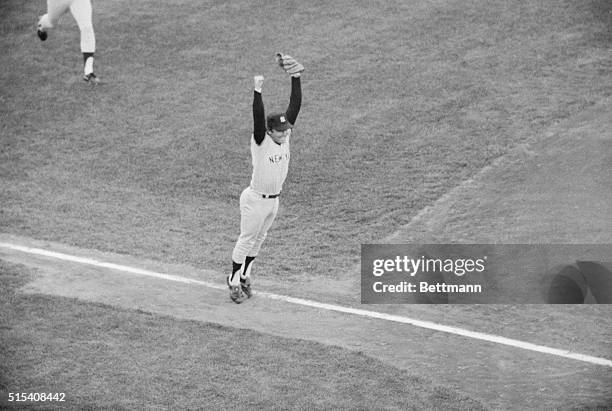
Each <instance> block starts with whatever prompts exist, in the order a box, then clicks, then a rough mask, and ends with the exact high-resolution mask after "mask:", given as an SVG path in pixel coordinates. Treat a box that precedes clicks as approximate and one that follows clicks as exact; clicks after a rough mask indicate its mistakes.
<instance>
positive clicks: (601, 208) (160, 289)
mask: <svg viewBox="0 0 612 411" xmlns="http://www.w3.org/2000/svg"><path fill="white" fill-rule="evenodd" d="M610 112H612V105H611V104H610V101H609V99H608V100H606V101H604V102H602V103H601V104H598V105H597V106H594V107H593V108H592V109H591V110H588V111H586V112H584V113H582V114H581V116H580V117H579V118H577V119H572V120H571V121H570V120H568V121H566V122H564V123H563V124H558V125H557V126H555V127H554V128H552V129H550V130H549V133H548V135H547V138H546V139H544V140H543V141H542V142H541V143H538V145H537V146H529V147H527V146H525V147H522V148H521V149H520V150H517V151H515V152H513V153H511V154H510V155H509V156H506V157H504V158H502V159H501V160H499V161H497V162H496V163H495V164H494V165H492V166H490V167H488V168H487V169H485V170H483V171H482V172H481V173H480V174H479V175H477V176H476V177H475V178H473V179H471V180H470V181H468V182H466V183H465V184H463V185H462V186H460V187H458V188H457V189H455V190H454V191H453V192H451V193H449V194H448V195H447V196H445V197H443V198H442V199H441V200H440V201H438V202H437V203H436V204H435V205H434V206H432V207H430V208H428V209H426V210H424V211H423V212H422V213H420V214H419V215H418V216H417V218H415V219H414V220H413V221H412V222H411V223H410V224H409V225H408V226H406V227H404V228H403V229H402V230H401V231H399V232H398V233H396V234H395V235H393V236H392V237H390V238H389V239H390V240H391V241H394V242H402V241H410V240H412V239H414V238H419V239H420V240H423V239H424V238H425V239H430V240H435V241H468V240H469V241H474V240H476V241H481V242H486V241H491V242H493V241H495V242H515V243H518V242H534V243H536V242H553V243H556V242H559V243H561V242H567V243H580V242H588V243H606V242H608V243H609V242H612V226H611V223H612V220H610V218H609V216H610V215H611V213H610V211H611V209H610V205H611V204H612V185H611V183H612V182H611V181H610V178H609V177H610V175H612V134H611V133H610V132H609V130H610V129H611V127H612V118H610V116H609V113H610ZM0 242H2V243H6V244H8V243H10V244H19V245H22V246H26V247H36V248H40V249H45V250H49V251H53V252H57V253H64V254H67V255H71V256H76V257H81V258H87V259H95V261H98V262H106V263H112V264H117V265H121V266H127V267H136V268H139V269H143V270H150V271H151V272H155V273H160V274H168V275H174V276H177V277H180V278H184V279H192V280H196V281H198V282H197V283H191V284H189V283H186V282H177V281H172V280H171V279H170V280H169V279H168V278H155V277H151V276H145V275H140V274H138V273H127V272H125V271H122V270H121V269H116V267H115V268H113V267H112V266H111V267H109V266H108V265H107V266H103V265H102V264H100V265H98V266H95V265H91V264H82V263H79V262H69V261H63V260H60V259H58V258H56V257H53V256H42V255H36V254H32V253H24V252H22V251H16V250H11V249H8V248H6V247H0V258H1V259H2V260H6V261H9V262H11V263H18V264H23V265H25V266H28V267H30V268H33V269H35V272H36V273H37V275H36V278H35V280H34V281H33V282H31V283H29V284H28V285H27V286H25V288H24V289H23V290H24V291H25V292H27V293H43V294H52V295H57V296H64V297H76V298H78V299H81V300H85V301H93V302H98V303H105V304H110V305H112V306H117V307H124V308H129V309H137V310H143V311H146V312H151V313H157V314H163V315H170V316H173V317H176V318H181V319H190V320H197V321H202V322H212V323H217V324H222V325H226V326H230V327H235V328H248V329H251V330H255V331H258V332H261V333H265V334H272V335H277V336H283V337H292V338H297V339H303V340H309V341H317V342H320V343H323V344H328V345H334V346H339V347H342V348H346V349H349V350H354V351H359V352H362V353H364V354H366V355H368V356H372V357H375V358H377V359H381V360H383V361H384V362H385V363H387V364H389V365H390V366H393V367H397V368H399V369H402V370H407V371H408V372H410V373H411V374H415V375H422V376H426V377H427V378H431V379H432V380H434V381H436V382H437V383H439V384H441V385H444V386H448V387H451V388H453V389H456V390H459V391H461V392H463V393H466V394H468V395H469V396H470V397H472V398H475V399H477V400H480V401H482V403H483V404H485V405H486V406H487V407H491V408H501V409H510V408H511V409H528V408H530V409H533V408H540V409H544V408H545V409H563V408H582V407H597V406H599V407H605V406H609V405H610V404H612V391H611V390H610V387H612V368H611V367H609V366H606V365H596V364H592V363H588V362H582V361H578V360H573V359H567V358H561V357H558V356H555V355H551V354H545V353H537V352H531V351H528V350H524V349H520V348H516V347H508V346H504V345H500V344H495V343H491V342H484V341H478V340H474V339H470V338H467V337H462V336H457V335H453V334H449V333H446V332H440V331H434V330H428V329H423V328H419V327H415V326H410V325H405V324H397V323H393V322H389V321H384V320H380V319H376V318H368V317H363V316H355V315H351V314H346V313H339V312H334V311H330V310H327V309H325V308H317V307H308V306H304V305H302V304H299V303H295V302H292V301H291V299H278V298H275V295H285V296H294V297H302V298H309V299H310V300H313V301H319V302H322V303H329V304H338V305H341V306H346V307H359V308H366V309H371V310H375V311H377V312H386V313H393V314H396V315H402V316H406V317H410V318H415V319H419V320H427V321H432V322H436V323H440V324H442V325H449V326H456V327H464V328H465V329H468V330H473V331H479V332H483V333H491V334H496V335H501V336H504V337H507V338H515V339H517V340H521V341H527V342H531V343H535V344H542V345H544V346H549V347H553V348H557V349H563V350H568V351H572V352H579V353H583V354H588V355H592V356H597V357H600V358H606V359H610V358H612V351H611V349H610V339H611V337H612V335H611V334H610V330H612V315H611V314H612V308H610V306H609V305H603V306H601V305H599V306H597V305H587V306H549V305H533V306H532V305H525V306H497V305H490V306H420V305H406V306H373V307H368V306H366V307H364V306H360V304H359V303H358V292H359V291H358V290H359V288H358V276H357V274H356V273H354V272H350V273H349V272H344V271H343V272H342V274H340V275H339V276H338V279H337V280H334V281H332V280H326V282H325V283H324V284H321V283H314V282H309V281H308V280H307V279H305V280H304V281H303V282H302V283H297V282H296V281H292V282H291V283H285V284H279V283H275V282H272V281H270V280H268V281H264V280H262V281H259V282H257V283H256V287H257V288H256V289H257V291H259V292H260V294H259V295H255V297H254V298H253V299H252V300H250V301H247V302H246V303H244V304H242V305H235V304H233V303H231V302H230V301H229V298H228V295H227V292H226V290H225V287H224V284H223V278H224V277H223V273H222V272H221V271H219V270H214V269H209V270H202V269H201V267H192V266H178V265H168V264H161V263H158V262H153V261H145V260H143V259H136V258H134V257H131V256H126V255H118V254H111V253H102V252H99V251H96V250H87V249H81V248H78V247H69V246H66V245H62V244H57V243H52V242H46V241H36V240H32V239H28V238H23V237H19V236H14V235H8V234H5V235H0ZM186 281H188V280H186ZM202 282H205V283H202ZM266 292H268V293H275V294H274V295H272V294H266Z"/></svg>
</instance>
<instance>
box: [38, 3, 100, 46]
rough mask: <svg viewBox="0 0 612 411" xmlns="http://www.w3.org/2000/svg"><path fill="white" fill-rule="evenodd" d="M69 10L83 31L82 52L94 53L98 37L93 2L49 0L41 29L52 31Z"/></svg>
mask: <svg viewBox="0 0 612 411" xmlns="http://www.w3.org/2000/svg"><path fill="white" fill-rule="evenodd" d="M68 10H70V13H71V14H72V16H73V17H74V19H75V20H76V22H77V25H78V26H79V30H80V31H81V52H82V53H94V52H95V51H96V36H95V34H94V29H93V23H92V7H91V0H47V14H45V15H43V16H42V17H41V18H40V21H39V25H40V28H41V29H43V30H45V31H46V30H48V29H52V28H53V27H55V25H56V24H57V23H58V21H59V19H60V17H61V16H62V15H64V14H65V13H66V12H67V11H68Z"/></svg>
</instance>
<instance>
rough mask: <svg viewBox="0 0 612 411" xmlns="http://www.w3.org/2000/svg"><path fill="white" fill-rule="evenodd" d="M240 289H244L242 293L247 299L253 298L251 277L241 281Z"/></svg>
mask: <svg viewBox="0 0 612 411" xmlns="http://www.w3.org/2000/svg"><path fill="white" fill-rule="evenodd" d="M240 288H242V292H243V293H244V295H246V297H247V298H251V297H252V296H253V290H252V289H251V277H247V278H244V279H242V278H241V279H240Z"/></svg>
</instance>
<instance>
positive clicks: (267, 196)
mask: <svg viewBox="0 0 612 411" xmlns="http://www.w3.org/2000/svg"><path fill="white" fill-rule="evenodd" d="M278 196H280V193H278V194H262V195H261V197H262V198H276V197H278Z"/></svg>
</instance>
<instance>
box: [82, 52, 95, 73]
mask: <svg viewBox="0 0 612 411" xmlns="http://www.w3.org/2000/svg"><path fill="white" fill-rule="evenodd" d="M93 62H94V55H93V53H83V72H84V73H85V74H89V73H93Z"/></svg>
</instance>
